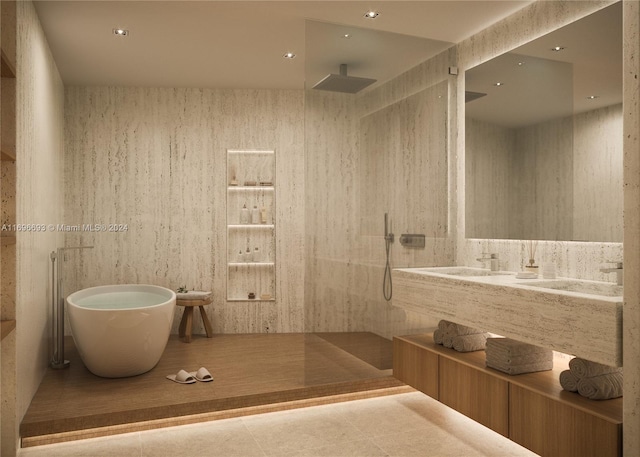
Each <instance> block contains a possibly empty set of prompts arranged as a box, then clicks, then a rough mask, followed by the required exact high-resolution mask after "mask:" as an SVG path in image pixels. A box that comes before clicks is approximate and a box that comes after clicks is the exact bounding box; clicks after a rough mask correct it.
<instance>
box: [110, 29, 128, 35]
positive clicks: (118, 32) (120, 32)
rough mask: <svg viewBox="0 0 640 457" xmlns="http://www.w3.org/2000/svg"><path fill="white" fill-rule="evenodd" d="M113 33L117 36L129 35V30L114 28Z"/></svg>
mask: <svg viewBox="0 0 640 457" xmlns="http://www.w3.org/2000/svg"><path fill="white" fill-rule="evenodd" d="M113 34H114V35H116V36H127V35H129V31H128V30H125V29H118V28H115V29H113Z"/></svg>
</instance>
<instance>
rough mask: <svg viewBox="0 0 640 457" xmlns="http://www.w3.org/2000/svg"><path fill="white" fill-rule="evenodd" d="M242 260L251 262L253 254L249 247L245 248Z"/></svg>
mask: <svg viewBox="0 0 640 457" xmlns="http://www.w3.org/2000/svg"><path fill="white" fill-rule="evenodd" d="M244 261H245V262H253V254H252V253H251V249H249V248H247V252H245V253H244Z"/></svg>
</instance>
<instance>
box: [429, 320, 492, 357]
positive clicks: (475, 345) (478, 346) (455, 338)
mask: <svg viewBox="0 0 640 457" xmlns="http://www.w3.org/2000/svg"><path fill="white" fill-rule="evenodd" d="M488 336H489V334H488V333H485V332H483V331H482V330H478V329H477V328H472V327H467V326H465V325H460V324H456V323H454V322H449V321H445V320H442V321H440V322H439V323H438V328H437V329H436V330H435V331H434V332H433V341H434V342H435V343H436V344H441V345H443V346H444V347H447V348H450V349H455V350H456V351H458V352H472V351H481V350H483V349H484V348H485V345H486V342H487V337H488Z"/></svg>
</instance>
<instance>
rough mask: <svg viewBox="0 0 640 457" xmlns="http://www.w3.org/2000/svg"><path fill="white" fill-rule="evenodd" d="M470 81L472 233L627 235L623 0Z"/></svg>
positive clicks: (571, 237) (473, 74)
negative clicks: (624, 231) (624, 230)
mask: <svg viewBox="0 0 640 457" xmlns="http://www.w3.org/2000/svg"><path fill="white" fill-rule="evenodd" d="M465 84H466V86H465V90H466V103H465V108H466V109H465V132H466V134H465V143H466V146H465V163H466V184H465V189H466V190H465V207H466V209H465V211H466V213H465V214H466V236H467V238H490V239H496V238H497V239H523V240H568V241H598V242H622V191H623V182H622V171H623V167H622V155H623V154H622V139H623V135H622V2H618V3H615V4H612V5H610V6H607V7H606V8H604V9H602V10H600V11H598V12H596V13H594V14H591V15H590V16H587V17H585V18H583V19H580V20H579V21H576V22H574V23H572V24H570V25H567V26H565V27H563V28H561V29H558V30H556V31H555V32H553V33H551V34H549V35H546V36H543V37H541V38H539V39H536V40H534V41H532V42H530V43H528V44H526V45H524V46H521V47H519V48H517V49H514V50H513V51H511V52H509V53H507V54H503V55H501V56H499V57H496V58H494V59H492V60H490V61H488V62H485V63H483V64H482V65H479V66H477V67H475V68H472V69H470V70H468V71H467V72H466V74H465Z"/></svg>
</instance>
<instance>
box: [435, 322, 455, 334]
mask: <svg viewBox="0 0 640 457" xmlns="http://www.w3.org/2000/svg"><path fill="white" fill-rule="evenodd" d="M452 323H453V322H449V321H445V320H444V319H443V320H441V321H440V322H438V328H439V329H440V331H441V332H446V331H447V328H448V327H449V325H451V324H452Z"/></svg>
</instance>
